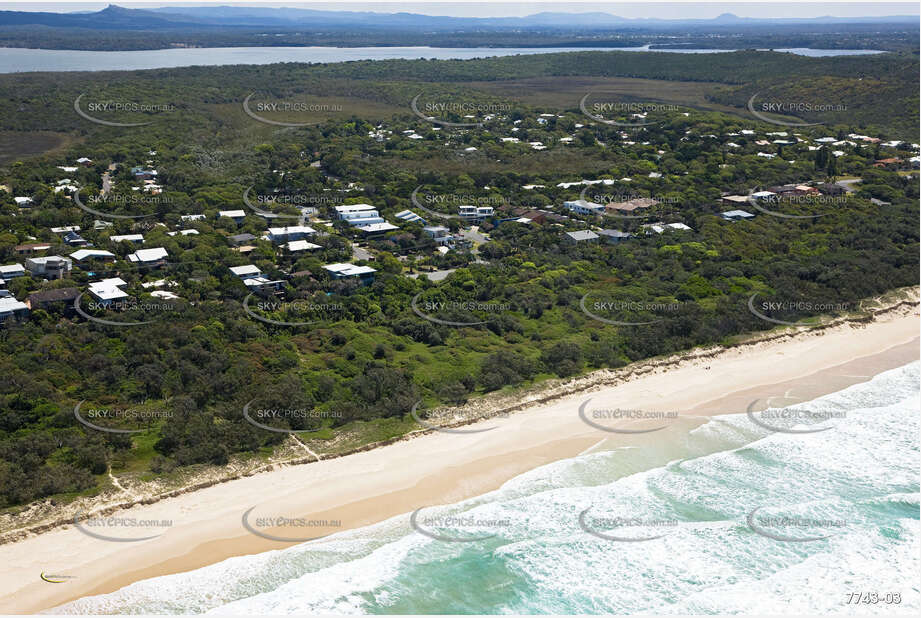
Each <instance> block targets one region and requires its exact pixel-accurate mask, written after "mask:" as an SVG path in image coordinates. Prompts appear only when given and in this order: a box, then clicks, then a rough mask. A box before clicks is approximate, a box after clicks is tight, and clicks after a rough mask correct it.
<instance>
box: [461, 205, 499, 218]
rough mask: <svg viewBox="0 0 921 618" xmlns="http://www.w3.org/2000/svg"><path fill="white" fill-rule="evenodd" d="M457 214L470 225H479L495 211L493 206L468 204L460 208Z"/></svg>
mask: <svg viewBox="0 0 921 618" xmlns="http://www.w3.org/2000/svg"><path fill="white" fill-rule="evenodd" d="M457 214H458V215H460V218H461V219H464V220H465V221H467V222H468V223H479V222H480V221H482V220H483V219H485V218H487V217H491V216H492V215H493V209H492V206H471V205H469V204H468V205H464V206H460V207H459V208H458V209H457Z"/></svg>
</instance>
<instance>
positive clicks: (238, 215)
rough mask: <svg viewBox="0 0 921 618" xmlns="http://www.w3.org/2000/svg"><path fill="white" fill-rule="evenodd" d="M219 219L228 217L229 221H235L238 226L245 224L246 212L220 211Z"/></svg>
mask: <svg viewBox="0 0 921 618" xmlns="http://www.w3.org/2000/svg"><path fill="white" fill-rule="evenodd" d="M217 216H218V217H227V218H228V219H233V222H234V223H236V224H237V225H239V224H241V223H243V221H244V220H245V219H246V211H245V210H219V211H218V213H217Z"/></svg>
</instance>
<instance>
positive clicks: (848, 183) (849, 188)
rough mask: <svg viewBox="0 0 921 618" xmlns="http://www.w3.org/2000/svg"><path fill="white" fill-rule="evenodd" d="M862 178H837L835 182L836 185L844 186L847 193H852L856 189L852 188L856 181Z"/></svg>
mask: <svg viewBox="0 0 921 618" xmlns="http://www.w3.org/2000/svg"><path fill="white" fill-rule="evenodd" d="M862 180H863V178H851V179H850V180H839V181H838V182H836V183H835V184H836V185H838V186H839V187H844V190H845V191H847V192H848V193H853V192H854V191H856V189H855V188H854V185H855V184H857V183H858V182H861V181H862Z"/></svg>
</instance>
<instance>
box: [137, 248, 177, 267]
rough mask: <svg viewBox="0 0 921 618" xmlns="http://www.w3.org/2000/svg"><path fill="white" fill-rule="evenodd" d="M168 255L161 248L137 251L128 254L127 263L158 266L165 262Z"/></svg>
mask: <svg viewBox="0 0 921 618" xmlns="http://www.w3.org/2000/svg"><path fill="white" fill-rule="evenodd" d="M167 257H169V254H168V253H167V252H166V249H164V248H163V247H155V248H153V249H138V250H137V251H136V252H134V253H129V254H128V261H129V262H134V263H135V264H140V265H142V266H160V265H162V264H163V263H165V262H166V258H167Z"/></svg>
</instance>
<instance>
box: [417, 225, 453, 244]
mask: <svg viewBox="0 0 921 618" xmlns="http://www.w3.org/2000/svg"><path fill="white" fill-rule="evenodd" d="M422 230H423V231H424V232H425V233H426V234H428V235H429V236H431V237H432V240H434V241H435V242H436V243H437V244H439V245H446V244H448V243H450V242H451V230H449V229H448V228H446V227H444V226H443V225H427V226H425V227H424V228H422Z"/></svg>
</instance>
